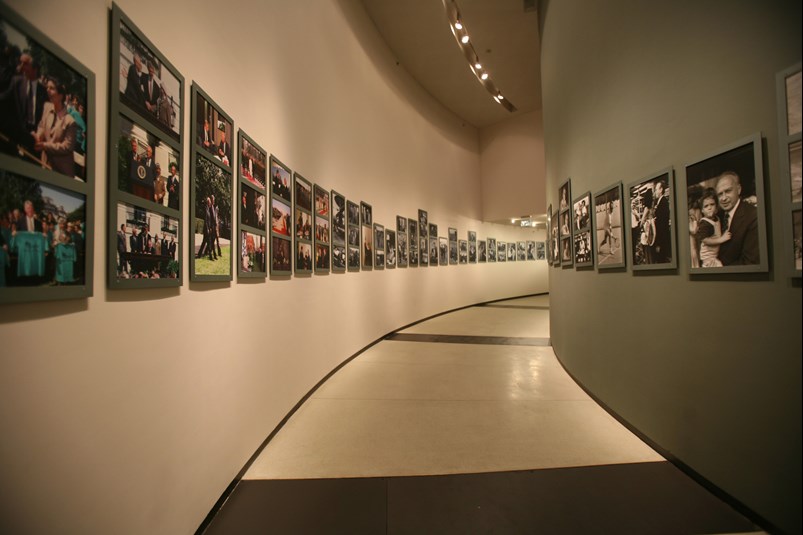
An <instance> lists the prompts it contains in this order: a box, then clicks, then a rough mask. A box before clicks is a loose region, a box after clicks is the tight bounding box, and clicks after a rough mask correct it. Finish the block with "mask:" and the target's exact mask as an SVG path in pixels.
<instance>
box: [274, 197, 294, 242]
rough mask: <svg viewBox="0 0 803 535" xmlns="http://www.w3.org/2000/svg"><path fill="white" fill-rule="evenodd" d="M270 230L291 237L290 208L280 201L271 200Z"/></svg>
mask: <svg viewBox="0 0 803 535" xmlns="http://www.w3.org/2000/svg"><path fill="white" fill-rule="evenodd" d="M270 221H271V223H270V229H271V231H272V232H275V233H276V234H281V235H282V236H290V207H289V206H288V205H286V204H285V203H283V202H282V201H280V200H279V199H271V219H270Z"/></svg>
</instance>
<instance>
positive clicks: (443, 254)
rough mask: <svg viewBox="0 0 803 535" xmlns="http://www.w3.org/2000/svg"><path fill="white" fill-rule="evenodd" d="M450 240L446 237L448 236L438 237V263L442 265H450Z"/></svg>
mask: <svg viewBox="0 0 803 535" xmlns="http://www.w3.org/2000/svg"><path fill="white" fill-rule="evenodd" d="M448 255H449V240H447V239H446V236H440V237H439V238H438V263H439V264H440V265H441V266H448V265H449V256H448Z"/></svg>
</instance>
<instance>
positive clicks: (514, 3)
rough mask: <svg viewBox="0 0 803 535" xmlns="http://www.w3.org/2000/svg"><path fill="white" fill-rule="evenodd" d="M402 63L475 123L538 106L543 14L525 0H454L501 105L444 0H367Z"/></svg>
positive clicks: (448, 105) (445, 102)
mask: <svg viewBox="0 0 803 535" xmlns="http://www.w3.org/2000/svg"><path fill="white" fill-rule="evenodd" d="M362 2H363V4H364V5H365V9H366V11H367V12H368V15H369V16H370V17H371V19H372V20H373V22H374V24H375V25H376V27H377V29H378V30H379V33H380V34H381V35H382V37H383V38H384V39H385V42H386V43H387V44H388V47H389V48H390V50H391V51H392V53H393V54H394V55H395V56H396V59H397V61H398V62H399V64H400V65H401V66H402V67H404V68H405V69H406V70H407V71H408V72H409V73H410V75H412V76H413V78H415V79H416V80H417V81H418V82H419V83H420V84H421V85H422V86H423V87H424V89H426V90H427V91H428V92H429V93H430V94H431V95H432V96H433V97H435V99H437V100H438V101H440V102H441V103H442V104H443V105H444V106H445V107H446V108H448V109H449V110H451V111H452V112H454V113H455V114H456V115H457V116H458V117H461V118H462V119H463V120H464V121H466V122H467V123H469V124H472V125H474V126H476V127H478V128H482V127H485V126H490V125H492V124H495V123H498V122H501V121H504V120H505V119H508V118H510V117H511V116H513V115H514V114H521V113H528V112H532V111H535V110H537V109H540V108H541V78H540V71H541V69H540V64H539V58H540V49H539V37H538V14H537V13H536V11H535V10H533V9H530V10H525V4H529V3H531V2H523V1H522V0H457V5H458V7H459V8H460V13H461V20H462V22H463V24H464V25H465V27H466V29H467V30H468V33H469V35H470V37H471V43H472V45H473V46H474V49H475V50H476V52H477V54H478V55H479V58H480V61H481V62H482V64H483V66H484V68H485V69H486V70H487V72H488V73H489V74H490V76H491V79H492V80H493V82H494V84H495V85H496V86H497V87H498V88H499V90H500V91H501V92H502V94H503V95H504V96H505V98H507V99H508V100H509V101H510V102H512V103H513V104H514V105H515V106H516V108H517V111H515V112H513V113H511V112H509V111H507V110H506V109H505V108H503V107H502V106H500V105H499V104H498V103H497V102H496V101H494V99H493V97H492V96H491V95H490V94H489V93H488V91H487V90H486V89H485V88H484V87H483V86H482V85H481V84H480V83H479V81H478V80H477V77H476V76H475V75H474V73H473V72H472V71H471V69H470V66H469V64H468V62H467V61H466V58H465V56H464V55H463V52H462V51H461V49H460V48H459V46H458V44H457V42H456V41H455V38H454V36H453V35H452V32H451V29H450V27H449V21H448V19H447V16H446V11H445V8H444V6H443V2H441V0H405V1H402V2H398V1H392V0H362Z"/></svg>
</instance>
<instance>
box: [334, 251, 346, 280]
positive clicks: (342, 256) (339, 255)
mask: <svg viewBox="0 0 803 535" xmlns="http://www.w3.org/2000/svg"><path fill="white" fill-rule="evenodd" d="M332 271H334V272H336V273H343V272H344V271H346V246H345V245H333V246H332Z"/></svg>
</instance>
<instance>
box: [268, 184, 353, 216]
mask: <svg viewBox="0 0 803 535" xmlns="http://www.w3.org/2000/svg"><path fill="white" fill-rule="evenodd" d="M279 183H281V181H279ZM293 183H294V187H295V192H296V209H300V210H304V211H305V212H307V213H308V214H312V183H311V182H310V181H309V180H307V179H306V178H304V177H303V176H301V175H300V174H298V173H293ZM278 197H279V198H282V199H285V200H287V199H286V197H285V196H283V195H278ZM357 223H359V221H357Z"/></svg>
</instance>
